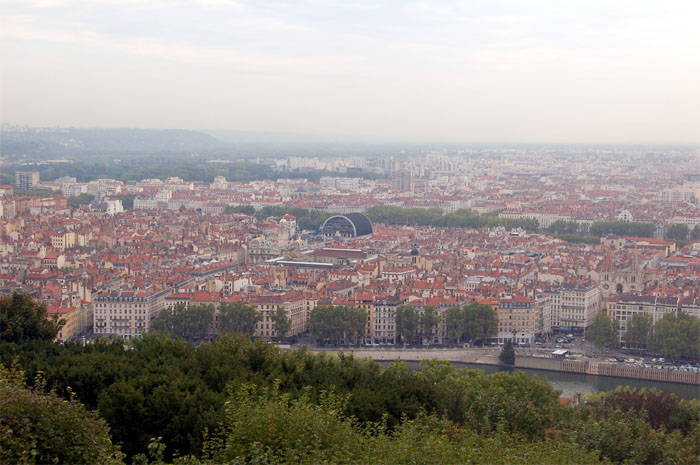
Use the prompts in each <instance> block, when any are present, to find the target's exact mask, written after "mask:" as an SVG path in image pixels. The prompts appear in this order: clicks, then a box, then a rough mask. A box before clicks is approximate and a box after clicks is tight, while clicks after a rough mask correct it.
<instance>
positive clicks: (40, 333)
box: [0, 293, 65, 343]
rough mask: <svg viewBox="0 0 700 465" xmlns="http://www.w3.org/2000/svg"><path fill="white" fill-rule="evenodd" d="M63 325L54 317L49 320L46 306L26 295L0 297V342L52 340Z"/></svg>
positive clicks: (61, 321)
mask: <svg viewBox="0 0 700 465" xmlns="http://www.w3.org/2000/svg"><path fill="white" fill-rule="evenodd" d="M64 323H65V322H64V321H63V320H58V318H56V317H51V318H49V317H48V314H47V312H46V306H45V305H44V304H40V303H37V302H34V301H33V300H32V298H31V297H29V296H28V295H26V294H16V293H15V294H12V295H11V296H9V295H8V296H4V297H0V340H2V341H4V342H16V343H18V342H22V341H25V340H28V339H44V340H53V339H55V338H56V335H58V332H59V330H60V329H61V327H62V326H63V324H64Z"/></svg>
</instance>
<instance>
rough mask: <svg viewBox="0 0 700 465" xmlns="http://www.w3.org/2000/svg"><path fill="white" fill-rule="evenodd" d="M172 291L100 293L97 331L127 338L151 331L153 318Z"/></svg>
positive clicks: (96, 301)
mask: <svg viewBox="0 0 700 465" xmlns="http://www.w3.org/2000/svg"><path fill="white" fill-rule="evenodd" d="M168 294H170V289H169V288H165V289H162V290H158V289H149V290H148V291H143V290H135V291H116V292H112V293H109V292H104V293H101V294H99V295H98V296H97V297H96V298H95V301H94V314H93V317H94V325H93V326H94V332H95V334H97V335H100V336H102V335H111V334H117V335H119V336H122V337H123V338H124V339H130V338H132V337H140V336H141V335H142V334H145V333H147V332H148V330H149V329H150V326H151V321H152V320H153V319H154V318H155V317H156V316H158V313H159V312H160V310H161V309H162V308H164V307H165V297H166V296H167V295H168Z"/></svg>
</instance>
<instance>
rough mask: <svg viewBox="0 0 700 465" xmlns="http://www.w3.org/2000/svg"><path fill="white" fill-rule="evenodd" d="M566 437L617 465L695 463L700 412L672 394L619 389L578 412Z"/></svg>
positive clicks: (699, 450) (590, 399)
mask: <svg viewBox="0 0 700 465" xmlns="http://www.w3.org/2000/svg"><path fill="white" fill-rule="evenodd" d="M573 413H574V417H573V418H572V421H571V422H570V424H569V428H570V429H569V430H568V432H567V433H566V436H567V437H568V438H569V440H572V441H575V442H577V443H579V444H582V445H585V446H586V448H587V449H589V450H599V451H600V452H601V455H602V457H603V458H606V459H608V460H610V461H612V462H614V463H635V464H636V463H648V464H655V463H680V464H694V463H697V461H698V459H699V458H700V443H698V441H697V437H698V436H697V434H698V432H700V422H698V418H699V417H700V408H698V402H697V401H693V402H688V401H684V400H681V399H679V398H678V397H676V396H674V395H673V394H667V393H662V392H658V391H655V390H651V391H645V390H643V389H630V388H618V389H617V390H615V391H613V392H608V393H600V394H593V395H590V396H588V397H587V399H586V402H585V404H584V405H583V406H581V407H580V408H578V409H576V410H575V411H574V412H573Z"/></svg>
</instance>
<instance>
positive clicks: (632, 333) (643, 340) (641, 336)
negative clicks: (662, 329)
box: [625, 313, 654, 351]
mask: <svg viewBox="0 0 700 465" xmlns="http://www.w3.org/2000/svg"><path fill="white" fill-rule="evenodd" d="M653 324H654V321H653V318H652V316H651V315H649V314H646V313H635V314H634V316H632V319H631V320H629V321H628V322H627V332H626V333H625V343H626V344H627V347H636V348H638V349H640V351H641V349H643V348H646V346H647V344H648V343H649V339H650V338H651V332H652V329H653Z"/></svg>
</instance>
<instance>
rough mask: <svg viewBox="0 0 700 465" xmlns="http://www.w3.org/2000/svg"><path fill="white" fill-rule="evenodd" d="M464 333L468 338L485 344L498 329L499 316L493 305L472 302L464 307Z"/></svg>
mask: <svg viewBox="0 0 700 465" xmlns="http://www.w3.org/2000/svg"><path fill="white" fill-rule="evenodd" d="M463 318H464V334H465V337H466V339H467V340H470V341H472V342H474V343H477V342H479V343H480V344H483V343H484V342H485V341H486V339H488V338H489V337H492V336H494V335H495V334H496V331H498V318H497V317H496V312H495V311H494V310H493V307H491V306H490V305H487V304H480V303H477V302H472V303H470V304H469V305H467V306H465V307H464V309H463Z"/></svg>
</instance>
